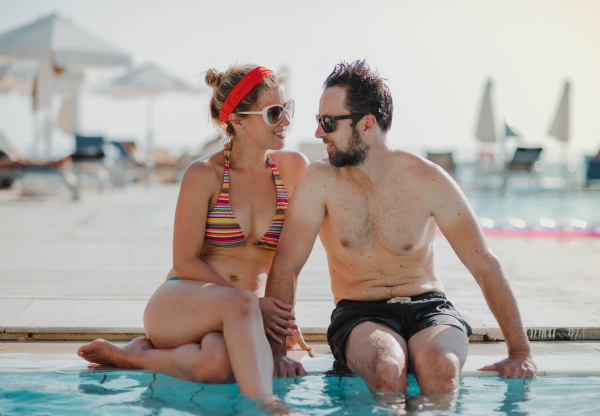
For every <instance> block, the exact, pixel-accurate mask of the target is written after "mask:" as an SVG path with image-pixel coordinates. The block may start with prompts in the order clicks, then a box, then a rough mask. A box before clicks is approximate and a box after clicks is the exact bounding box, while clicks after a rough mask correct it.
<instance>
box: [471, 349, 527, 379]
mask: <svg viewBox="0 0 600 416" xmlns="http://www.w3.org/2000/svg"><path fill="white" fill-rule="evenodd" d="M477 371H497V372H499V373H500V377H502V378H528V377H535V373H536V372H537V366H536V365H535V363H534V362H533V356H532V355H531V353H530V352H513V353H511V354H509V355H508V358H506V359H504V360H502V361H499V362H497V363H495V364H492V365H486V366H485V367H481V368H480V369H478V370H477Z"/></svg>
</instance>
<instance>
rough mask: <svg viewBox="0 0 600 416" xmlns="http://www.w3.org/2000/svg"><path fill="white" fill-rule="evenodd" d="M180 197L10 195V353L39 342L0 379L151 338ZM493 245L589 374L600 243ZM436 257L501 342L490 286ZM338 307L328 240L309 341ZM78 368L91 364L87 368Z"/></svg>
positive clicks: (302, 309)
mask: <svg viewBox="0 0 600 416" xmlns="http://www.w3.org/2000/svg"><path fill="white" fill-rule="evenodd" d="M177 193H178V186H176V185H171V186H168V185H157V186H154V187H152V188H145V187H141V186H140V187H129V188H126V189H124V190H108V191H105V192H104V193H96V192H93V191H87V192H84V194H83V196H82V200H81V201H80V202H77V203H73V202H71V201H70V200H69V199H68V198H67V197H65V198H61V197H50V198H45V199H39V200H35V199H29V200H18V199H17V198H16V195H15V193H14V192H11V191H2V192H0V230H1V232H0V342H2V341H1V340H15V339H17V338H19V337H24V336H28V337H31V338H34V339H36V341H34V342H31V343H30V342H27V343H12V342H5V343H4V344H2V345H0V348H1V350H0V368H1V367H4V366H5V365H8V364H7V363H8V361H9V360H12V359H13V357H15V356H14V354H17V353H19V351H22V352H26V351H33V350H31V348H33V347H32V346H33V345H36V344H39V343H40V341H43V340H79V341H83V340H88V339H93V338H96V337H103V338H107V339H113V340H127V339H131V338H133V337H135V336H138V335H141V334H143V327H142V313H143V310H144V306H145V304H146V302H147V300H148V298H149V297H150V296H151V294H152V293H153V291H154V290H155V289H156V288H157V287H158V286H159V285H160V284H161V283H162V282H163V281H164V279H165V276H166V273H167V271H168V270H169V268H170V264H171V262H172V258H171V240H172V222H173V214H174V210H175V201H176V197H177ZM489 241H490V244H491V245H492V248H493V249H494V251H495V252H496V254H498V256H499V257H500V259H501V260H502V262H503V265H504V267H505V269H506V270H507V272H508V274H509V276H510V279H511V283H512V286H513V288H514V292H515V295H516V296H517V299H518V301H519V305H520V308H521V312H522V316H523V319H524V323H525V326H526V328H527V329H528V332H529V334H530V338H531V339H538V340H546V341H548V340H582V341H584V342H582V343H565V344H561V345H563V346H564V347H565V348H566V347H567V345H572V346H573V348H576V349H577V352H573V353H572V354H571V353H569V354H571V355H572V356H574V357H583V358H581V361H571V362H572V363H575V362H579V363H580V364H577V366H579V367H577V366H576V367H577V368H580V367H581V368H583V367H585V366H586V365H587V364H585V362H586V360H588V357H594V358H593V359H592V358H590V360H591V361H590V362H592V361H593V360H596V361H593V362H596V363H598V361H597V360H598V350H599V349H600V348H599V347H598V345H597V344H596V343H594V342H592V341H593V340H600V312H599V309H598V306H597V297H598V294H599V293H600V279H598V276H599V271H600V256H599V255H598V253H600V239H593V238H588V239H579V240H570V239H569V240H557V239H551V238H547V239H539V238H538V239H524V238H503V237H493V238H490V239H489ZM436 256H437V270H438V271H439V273H440V274H441V276H442V279H443V281H444V284H445V287H446V291H447V294H448V297H449V298H450V299H451V300H452V301H453V303H454V304H455V305H456V306H457V307H458V308H459V309H460V310H461V312H462V313H463V315H464V316H465V318H466V319H467V320H468V321H469V323H470V324H471V326H472V327H473V329H474V333H475V334H474V336H473V337H472V339H471V340H472V341H483V340H488V341H489V340H502V334H501V332H500V331H499V328H498V326H497V323H496V321H495V320H494V318H493V316H492V315H491V313H490V311H489V309H488V308H487V306H486V303H485V300H484V299H483V296H482V294H481V291H480V290H479V287H478V286H477V284H476V283H475V281H474V280H473V278H472V277H471V275H470V274H469V273H468V271H467V270H466V268H465V267H464V266H463V265H462V264H461V263H460V261H459V260H458V259H457V258H456V256H455V255H454V253H453V251H452V250H451V248H450V246H449V244H448V243H447V241H446V240H445V239H444V238H443V237H440V238H438V239H437V241H436ZM333 306H334V305H333V300H332V296H331V293H330V288H329V279H328V273H327V265H326V261H325V253H324V251H323V249H322V246H321V245H320V242H319V241H317V244H316V245H315V249H314V250H313V253H312V255H311V257H310V259H309V261H308V263H307V265H306V266H305V268H304V269H303V271H302V274H301V277H300V283H299V290H298V305H297V315H298V323H299V324H300V326H301V327H302V328H303V332H304V334H305V336H306V338H307V339H309V340H313V341H319V340H323V337H324V333H325V329H326V327H327V325H328V323H329V315H330V312H331V310H332V309H333ZM587 341H590V342H587ZM80 344H81V342H79V343H77V344H76V345H80ZM43 345H55V344H43ZM61 345H63V346H64V347H65V348H67V346H68V345H73V344H61ZM534 345H535V348H536V351H539V359H538V364H539V363H540V362H545V361H544V360H547V361H548V365H550V364H551V363H552V362H554V361H555V360H554V358H552V357H554V355H553V354H554V353H548V354H546V355H544V354H542V351H544V348H546V347H542V345H555V344H541V343H539V344H538V343H535V344H534ZM51 348H55V347H51ZM56 348H58V347H56ZM73 348H75V347H73ZM471 348H472V349H477V348H483V350H482V351H483V352H482V351H480V350H473V351H479V352H477V353H473V352H471V354H470V358H469V361H468V362H467V366H466V367H465V371H471V370H472V369H473V368H475V367H476V366H478V365H480V364H483V362H488V361H489V360H488V359H487V358H488V357H487V356H489V355H496V354H499V355H502V354H503V353H502V351H505V347H504V344H503V343H496V344H481V345H475V344H474V343H472V344H471ZM490 348H492V349H490ZM503 348H504V349H503ZM560 348H563V347H560ZM569 348H570V347H569ZM75 349H76V348H75ZM490 351H495V352H493V353H491V352H490ZM553 351H558V352H560V354H562V355H564V354H566V352H565V351H562V350H560V351H559V350H553ZM573 351H575V350H573ZM31 354H33V353H31ZM36 354H37V353H36ZM43 354H45V353H43ZM59 355H60V356H61V357H62V354H59ZM544 357H549V358H547V359H546V358H544ZM490 358H491V357H490ZM14 359H16V358H14ZM57 359H58V358H57ZM60 359H62V358H60ZM7 360H8V361H7ZM69 360H74V362H73V364H74V365H83V363H80V362H79V359H78V358H77V357H73V358H69ZM540 360H541V361H540ZM560 361H561V360H558V361H557V362H560ZM78 363H79V364H78ZM471 364H472V366H471ZM311 365H312V364H311ZM544 365H545V364H544ZM573 365H574V364H573ZM595 366H596V367H594V368H596V370H597V369H598V368H600V367H599V365H598V364H595ZM548 368H554V367H551V366H550V367H548Z"/></svg>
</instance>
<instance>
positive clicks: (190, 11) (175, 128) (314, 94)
mask: <svg viewBox="0 0 600 416" xmlns="http://www.w3.org/2000/svg"><path fill="white" fill-rule="evenodd" d="M0 10H1V11H2V13H1V14H0V33H4V32H6V31H9V30H12V29H14V28H16V27H19V26H22V25H25V24H28V23H31V22H33V21H34V20H37V19H38V18H40V17H43V16H46V15H48V14H51V13H53V12H57V13H59V14H60V15H61V16H63V17H66V18H68V19H71V20H72V21H73V22H74V23H75V24H76V25H77V26H79V27H81V28H83V29H84V30H87V31H88V32H90V33H92V34H94V35H96V36H97V37H99V38H101V39H103V40H105V41H107V42H109V43H111V44H113V45H114V46H116V47H117V48H119V49H121V50H123V51H126V52H128V53H130V54H131V55H132V57H133V64H134V67H135V66H138V65H141V64H144V63H146V62H154V63H156V64H158V65H159V66H161V67H163V68H165V69H166V70H168V71H169V72H171V73H173V74H174V75H177V76H179V77H180V78H182V79H183V80H186V81H188V82H189V83H192V84H195V85H202V86H203V85H204V83H203V77H201V76H199V74H201V73H202V72H204V71H205V70H206V69H208V68H211V67H214V68H218V69H220V70H224V69H225V68H227V66H229V65H230V64H231V63H234V62H239V63H246V62H248V63H256V64H260V65H265V66H268V67H270V68H272V69H273V70H281V69H282V68H287V69H289V91H288V96H289V97H292V98H294V100H295V102H296V108H297V110H296V116H295V118H294V120H293V122H292V123H293V124H292V126H291V128H290V130H289V135H288V139H287V148H292V149H297V148H298V146H299V143H300V142H302V141H314V142H318V141H317V139H315V138H314V131H315V127H316V125H315V121H314V114H315V113H316V112H317V111H318V100H319V96H320V94H321V92H322V83H323V81H324V79H325V78H326V76H327V75H328V74H329V73H330V72H331V70H332V68H333V66H334V65H335V64H336V63H337V62H339V61H342V60H346V61H353V60H356V59H363V58H366V59H367V62H368V63H369V64H370V65H371V67H373V68H377V69H378V70H379V73H380V75H381V76H383V77H384V78H387V79H388V80H389V81H388V85H389V87H390V88H391V90H392V95H393V98H394V106H395V111H394V121H393V125H392V130H391V132H390V133H389V135H388V137H389V141H390V144H392V145H393V146H396V147H400V148H403V149H407V150H411V151H415V152H417V153H419V154H421V155H423V154H424V152H425V151H426V150H434V151H435V150H438V151H439V150H446V149H452V150H455V151H456V152H457V153H458V156H459V158H461V157H462V158H463V159H466V158H470V159H474V158H475V154H476V151H477V149H478V143H477V142H476V140H475V137H474V133H475V127H476V123H477V117H478V114H479V107H480V104H481V99H482V96H483V90H484V86H485V83H486V81H487V79H488V78H491V79H492V80H493V82H494V88H493V90H492V94H493V95H492V99H493V110H494V118H495V123H496V130H497V134H498V136H500V135H501V134H503V127H504V125H503V123H504V118H507V119H509V121H510V122H511V124H512V125H513V127H514V129H515V130H516V131H518V132H519V133H521V134H522V135H523V142H522V144H523V145H525V146H535V145H540V146H542V147H544V149H545V153H546V155H545V156H546V157H552V158H557V156H558V154H559V152H560V143H559V142H558V141H557V140H556V139H553V138H551V137H550V136H549V135H548V134H547V132H548V130H549V128H550V125H551V123H552V120H553V117H554V114H555V112H556V109H557V106H558V101H559V99H560V95H561V93H562V88H563V84H564V82H565V80H567V79H568V80H570V82H571V126H572V127H571V142H570V144H569V146H570V149H571V150H570V152H569V154H570V156H571V157H572V158H574V157H579V155H580V154H581V153H582V152H585V153H588V154H592V153H596V152H597V151H598V150H599V149H600V54H599V53H598V52H597V45H598V44H600V25H598V24H597V22H598V21H600V2H599V1H592V0H577V1H571V2H566V1H562V2H561V1H525V2H521V1H515V0H510V1H504V2H492V1H486V2H481V1H470V0H460V1H454V2H444V1H427V2H420V3H413V2H406V1H401V2H400V1H399V2H391V1H374V2H369V3H366V2H359V1H346V2H335V3H333V2H332V3H321V2H315V1H307V2H302V3H298V4H290V3H280V2H275V1H265V2H259V3H253V4H252V6H248V3H247V2H242V1H230V2H219V3H217V2H212V3H208V4H203V3H199V2H185V1H173V2H170V3H168V4H167V3H164V2H158V1H146V2H141V1H130V2H126V3H124V2H119V1H115V0H106V1H102V2H98V1H89V2H77V1H73V0H64V1H19V2H18V3H17V2H9V1H6V0H0ZM207 90H208V89H207V88H204V91H205V93H203V94H200V96H190V95H185V94H177V93H171V94H165V95H163V96H159V97H158V98H157V99H156V105H155V122H154V125H155V143H156V146H157V147H161V148H167V149H169V150H172V151H173V152H174V153H179V152H181V151H183V150H184V149H187V150H188V151H190V152H194V153H197V152H198V151H199V149H200V148H201V146H202V145H203V143H204V142H206V141H207V140H209V139H210V138H212V137H214V135H215V133H214V131H213V130H212V127H211V125H210V123H209V122H208V116H207V108H206V106H207V102H208V95H207V93H206V91H207ZM55 104H56V109H55V110H56V112H57V111H58V107H59V104H60V100H57V101H56V103H55ZM30 108H31V98H30V97H23V96H19V95H18V94H17V93H16V92H12V93H10V94H4V95H0V130H2V131H4V133H5V134H6V136H7V137H8V138H9V139H10V140H11V142H12V143H13V144H15V145H16V146H17V147H18V148H19V149H20V150H22V151H23V152H27V151H28V150H29V148H30V142H31V137H32V133H31V112H30ZM80 111H81V131H82V133H83V134H96V133H100V134H104V135H106V136H107V137H111V138H122V139H135V140H137V141H138V143H140V144H144V143H145V117H144V116H145V105H144V99H143V98H136V99H123V100H119V99H116V98H112V97H109V96H103V95H98V94H92V93H89V92H86V93H84V94H82V97H81V102H80ZM54 143H55V146H54V149H55V152H56V153H60V152H63V153H65V152H68V151H69V149H70V146H72V138H71V137H70V136H68V135H66V134H60V133H56V134H55V136H54Z"/></svg>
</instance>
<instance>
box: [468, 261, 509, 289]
mask: <svg viewBox="0 0 600 416" xmlns="http://www.w3.org/2000/svg"><path fill="white" fill-rule="evenodd" d="M472 273H473V277H474V278H475V281H476V282H477V284H478V285H479V286H481V287H483V285H485V283H486V282H487V281H489V280H490V279H492V280H495V279H497V278H504V277H505V276H504V273H503V270H502V265H501V264H500V259H498V257H497V256H496V255H495V254H494V253H492V252H486V253H485V254H483V255H481V256H480V258H479V259H478V260H477V264H476V267H475V270H473V271H472Z"/></svg>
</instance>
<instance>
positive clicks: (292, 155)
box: [269, 150, 308, 174]
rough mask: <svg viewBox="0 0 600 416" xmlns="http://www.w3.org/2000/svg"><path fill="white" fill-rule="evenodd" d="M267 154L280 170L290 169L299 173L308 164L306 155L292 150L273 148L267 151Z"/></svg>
mask: <svg viewBox="0 0 600 416" xmlns="http://www.w3.org/2000/svg"><path fill="white" fill-rule="evenodd" d="M269 156H270V157H271V159H273V162H275V164H276V165H277V167H278V168H279V169H280V170H282V169H284V170H290V171H294V172H295V173H298V174H299V173H302V171H303V170H304V169H305V168H306V167H307V166H308V159H307V158H306V156H304V155H303V154H302V153H300V152H296V151H294V150H275V151H271V152H269ZM280 165H281V166H280Z"/></svg>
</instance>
